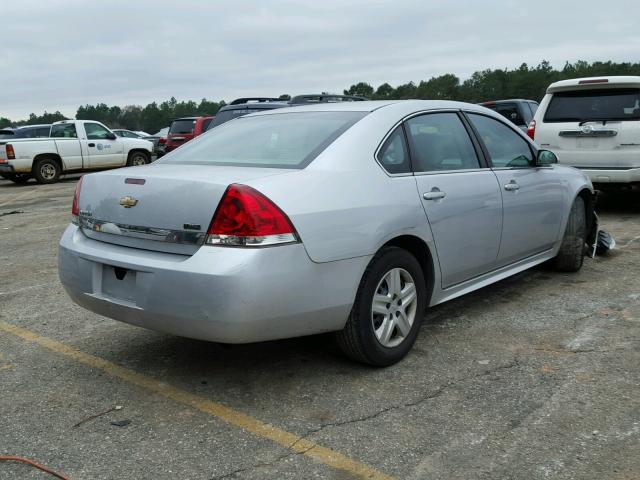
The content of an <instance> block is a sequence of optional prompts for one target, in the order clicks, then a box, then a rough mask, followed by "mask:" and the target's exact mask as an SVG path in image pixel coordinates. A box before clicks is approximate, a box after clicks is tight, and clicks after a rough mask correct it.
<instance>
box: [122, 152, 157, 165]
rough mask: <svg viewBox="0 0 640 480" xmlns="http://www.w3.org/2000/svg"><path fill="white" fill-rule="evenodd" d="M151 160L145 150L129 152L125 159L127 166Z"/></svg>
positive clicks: (144, 163) (143, 163) (142, 163)
mask: <svg viewBox="0 0 640 480" xmlns="http://www.w3.org/2000/svg"><path fill="white" fill-rule="evenodd" d="M150 162H151V156H150V155H149V154H148V153H147V152H131V153H130V154H129V158H128V159H127V166H129V167H137V166H140V165H146V164H148V163H150Z"/></svg>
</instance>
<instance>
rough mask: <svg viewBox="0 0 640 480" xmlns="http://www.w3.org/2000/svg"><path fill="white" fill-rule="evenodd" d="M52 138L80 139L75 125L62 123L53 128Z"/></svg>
mask: <svg viewBox="0 0 640 480" xmlns="http://www.w3.org/2000/svg"><path fill="white" fill-rule="evenodd" d="M51 136H52V137H54V138H78V134H77V133H76V126H75V125H74V124H73V123H62V124H58V125H53V126H52V127H51Z"/></svg>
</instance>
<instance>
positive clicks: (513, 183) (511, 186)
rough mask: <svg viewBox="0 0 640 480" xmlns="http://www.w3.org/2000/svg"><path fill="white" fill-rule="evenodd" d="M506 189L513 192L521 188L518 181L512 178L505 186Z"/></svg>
mask: <svg viewBox="0 0 640 480" xmlns="http://www.w3.org/2000/svg"><path fill="white" fill-rule="evenodd" d="M504 189H505V190H507V191H509V192H513V191H515V190H519V189H520V185H518V183H517V182H516V181H515V180H511V181H510V182H509V183H507V184H506V185H505V186H504Z"/></svg>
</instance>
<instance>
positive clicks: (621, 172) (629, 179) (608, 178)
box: [580, 168, 640, 183]
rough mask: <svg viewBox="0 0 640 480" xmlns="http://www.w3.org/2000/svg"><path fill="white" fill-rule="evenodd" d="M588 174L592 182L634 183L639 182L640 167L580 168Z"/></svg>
mask: <svg viewBox="0 0 640 480" xmlns="http://www.w3.org/2000/svg"><path fill="white" fill-rule="evenodd" d="M580 170H582V171H583V172H585V173H586V174H587V175H589V178H590V179H591V182H593V183H635V182H640V168H619V169H591V168H580Z"/></svg>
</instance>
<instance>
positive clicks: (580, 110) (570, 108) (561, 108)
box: [544, 88, 640, 123]
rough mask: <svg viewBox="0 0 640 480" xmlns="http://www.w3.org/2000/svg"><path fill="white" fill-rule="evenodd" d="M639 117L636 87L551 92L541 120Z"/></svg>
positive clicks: (639, 118)
mask: <svg viewBox="0 0 640 480" xmlns="http://www.w3.org/2000/svg"><path fill="white" fill-rule="evenodd" d="M598 120H640V89H637V88H611V89H606V90H605V89H599V90H577V91H572V92H557V93H554V94H553V97H552V98H551V101H550V102H549V106H548V107H547V111H546V112H545V114H544V121H545V122H549V123H552V122H586V121H598Z"/></svg>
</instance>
